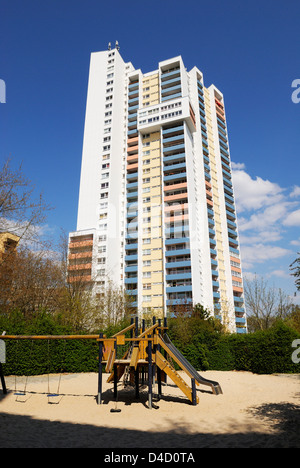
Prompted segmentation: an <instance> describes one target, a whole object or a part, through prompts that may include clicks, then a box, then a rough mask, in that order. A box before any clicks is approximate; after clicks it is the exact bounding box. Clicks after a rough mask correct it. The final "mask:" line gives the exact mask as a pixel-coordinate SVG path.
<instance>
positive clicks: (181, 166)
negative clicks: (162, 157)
mask: <svg viewBox="0 0 300 468" xmlns="http://www.w3.org/2000/svg"><path fill="white" fill-rule="evenodd" d="M182 169H186V163H185V161H184V162H180V163H178V164H170V166H164V172H169V171H171V172H173V171H176V170H178V171H179V170H182Z"/></svg>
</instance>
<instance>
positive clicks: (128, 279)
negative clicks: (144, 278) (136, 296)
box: [124, 276, 138, 284]
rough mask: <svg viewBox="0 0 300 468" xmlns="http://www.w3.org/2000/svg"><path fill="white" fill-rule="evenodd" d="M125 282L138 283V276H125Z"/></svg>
mask: <svg viewBox="0 0 300 468" xmlns="http://www.w3.org/2000/svg"><path fill="white" fill-rule="evenodd" d="M124 282H125V284H136V283H137V282H138V278H137V276H134V277H132V278H125V280H124Z"/></svg>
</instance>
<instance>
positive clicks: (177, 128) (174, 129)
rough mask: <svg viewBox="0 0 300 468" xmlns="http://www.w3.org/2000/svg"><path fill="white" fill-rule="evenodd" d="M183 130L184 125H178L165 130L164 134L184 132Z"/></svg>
mask: <svg viewBox="0 0 300 468" xmlns="http://www.w3.org/2000/svg"><path fill="white" fill-rule="evenodd" d="M183 128H184V127H183V125H176V126H175V127H171V128H164V129H163V131H162V134H163V135H168V134H169V133H176V132H183Z"/></svg>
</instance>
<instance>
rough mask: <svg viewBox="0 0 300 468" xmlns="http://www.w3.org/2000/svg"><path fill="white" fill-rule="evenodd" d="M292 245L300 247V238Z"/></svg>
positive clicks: (293, 241)
mask: <svg viewBox="0 0 300 468" xmlns="http://www.w3.org/2000/svg"><path fill="white" fill-rule="evenodd" d="M290 244H291V245H295V246H296V247H298V246H299V245H300V237H299V238H298V239H295V240H292V241H291V242H290Z"/></svg>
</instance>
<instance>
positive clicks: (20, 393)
mask: <svg viewBox="0 0 300 468" xmlns="http://www.w3.org/2000/svg"><path fill="white" fill-rule="evenodd" d="M14 395H16V396H25V395H26V393H25V392H15V393H14Z"/></svg>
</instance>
